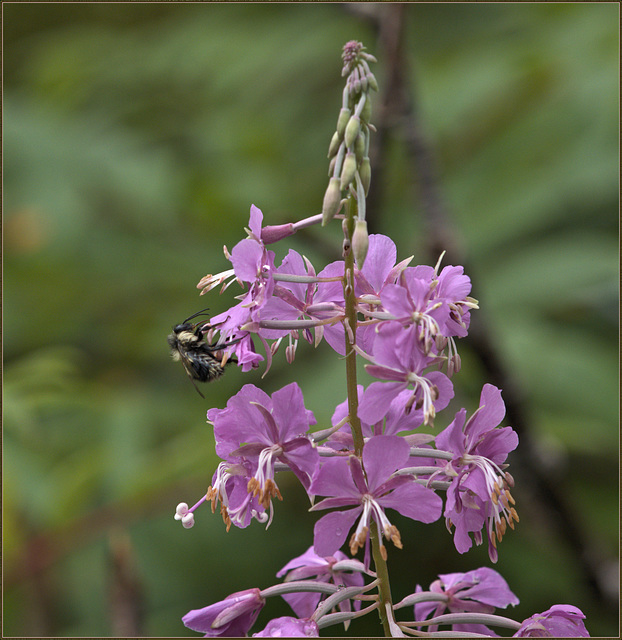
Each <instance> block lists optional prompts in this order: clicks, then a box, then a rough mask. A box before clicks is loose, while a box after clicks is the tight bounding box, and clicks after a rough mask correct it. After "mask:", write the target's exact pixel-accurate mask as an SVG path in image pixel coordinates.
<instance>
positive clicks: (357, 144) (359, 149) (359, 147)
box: [354, 131, 366, 164]
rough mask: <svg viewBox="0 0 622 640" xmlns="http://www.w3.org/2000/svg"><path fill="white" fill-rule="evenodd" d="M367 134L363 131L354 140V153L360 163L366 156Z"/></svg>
mask: <svg viewBox="0 0 622 640" xmlns="http://www.w3.org/2000/svg"><path fill="white" fill-rule="evenodd" d="M365 147H366V145H365V134H364V133H363V132H362V131H361V132H360V133H359V134H358V136H356V140H355V141H354V155H355V156H356V161H357V162H358V163H359V164H360V163H361V162H362V161H363V158H364V157H365V151H366V149H365Z"/></svg>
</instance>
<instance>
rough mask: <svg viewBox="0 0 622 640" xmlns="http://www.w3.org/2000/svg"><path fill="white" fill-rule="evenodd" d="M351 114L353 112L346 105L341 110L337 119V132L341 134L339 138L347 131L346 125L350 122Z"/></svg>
mask: <svg viewBox="0 0 622 640" xmlns="http://www.w3.org/2000/svg"><path fill="white" fill-rule="evenodd" d="M351 115H352V112H351V111H350V109H346V108H345V107H344V108H343V109H341V111H340V112H339V118H338V119H337V133H338V134H339V139H342V138H343V134H344V133H345V131H346V125H347V124H348V120H350V116H351Z"/></svg>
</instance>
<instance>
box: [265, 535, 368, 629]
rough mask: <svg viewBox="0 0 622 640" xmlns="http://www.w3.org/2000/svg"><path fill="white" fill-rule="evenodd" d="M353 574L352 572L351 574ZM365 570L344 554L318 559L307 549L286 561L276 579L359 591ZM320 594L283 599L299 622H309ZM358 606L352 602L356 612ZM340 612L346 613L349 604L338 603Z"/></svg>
mask: <svg viewBox="0 0 622 640" xmlns="http://www.w3.org/2000/svg"><path fill="white" fill-rule="evenodd" d="M353 570H354V571H353ZM363 572H365V567H364V565H363V563H362V562H359V561H358V560H354V559H350V558H348V556H346V555H345V553H342V552H341V551H335V553H334V554H333V555H332V556H328V557H325V558H322V557H320V556H318V555H317V553H315V551H314V550H313V547H309V548H308V549H307V550H306V551H305V553H303V554H302V555H301V556H298V557H297V558H294V559H293V560H290V561H289V562H288V563H287V564H286V565H285V566H284V567H283V568H282V569H281V570H280V571H279V572H278V573H277V574H276V575H277V577H279V578H281V577H283V576H284V575H286V574H287V577H286V579H285V581H286V582H291V581H292V580H308V579H310V578H312V579H314V580H315V581H319V582H327V583H332V584H335V585H337V586H340V587H361V586H363V584H364V583H365V579H364V578H363V575H362V573H363ZM321 597H322V594H320V593H315V592H312V591H306V592H300V593H286V594H284V595H283V599H284V600H286V601H287V603H288V604H289V606H290V607H291V608H292V609H293V610H294V613H295V614H296V615H297V616H298V617H299V618H309V617H311V615H312V614H313V612H314V611H315V610H316V608H317V605H318V604H319V602H320V598H321ZM360 608H361V603H360V601H359V600H355V601H354V609H355V610H357V611H358V610H359V609H360ZM339 609H340V610H341V611H350V610H351V604H350V600H349V599H347V600H343V601H341V602H340V603H339Z"/></svg>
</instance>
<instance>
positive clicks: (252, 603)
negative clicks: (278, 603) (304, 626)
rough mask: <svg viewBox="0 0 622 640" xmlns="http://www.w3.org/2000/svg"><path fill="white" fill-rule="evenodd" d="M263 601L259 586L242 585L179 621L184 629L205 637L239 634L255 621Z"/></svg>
mask: <svg viewBox="0 0 622 640" xmlns="http://www.w3.org/2000/svg"><path fill="white" fill-rule="evenodd" d="M265 603H266V601H265V600H264V599H263V598H262V597H261V592H260V591H259V589H245V590H244V591H237V592H236V593H232V594H231V595H229V596H227V597H226V598H225V599H224V600H221V601H220V602H216V603H214V604H211V605H209V606H207V607H203V608H202V609H193V610H192V611H189V612H188V613H187V614H186V615H185V616H184V617H183V618H182V622H183V623H184V625H185V626H186V627H188V629H192V630H193V631H199V632H200V633H203V634H205V637H206V638H215V637H219V636H220V637H228V638H231V637H233V638H235V637H238V638H239V637H242V636H245V635H246V634H247V633H248V631H249V630H250V628H251V627H252V626H253V624H255V621H256V620H257V616H258V615H259V612H260V611H261V610H262V609H263V607H264V605H265Z"/></svg>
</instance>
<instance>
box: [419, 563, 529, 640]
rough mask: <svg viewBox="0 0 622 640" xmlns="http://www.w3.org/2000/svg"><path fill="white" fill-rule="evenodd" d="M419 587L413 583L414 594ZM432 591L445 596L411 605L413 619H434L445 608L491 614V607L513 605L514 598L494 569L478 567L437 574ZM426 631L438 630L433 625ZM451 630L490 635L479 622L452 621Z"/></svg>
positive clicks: (515, 602)
mask: <svg viewBox="0 0 622 640" xmlns="http://www.w3.org/2000/svg"><path fill="white" fill-rule="evenodd" d="M421 591H422V589H421V587H420V586H419V585H417V593H419V592H421ZM430 591H431V592H432V593H438V594H444V595H446V596H447V599H446V600H445V602H418V603H417V604H415V619H416V620H425V619H427V618H428V617H430V614H431V617H432V618H435V617H436V616H439V615H441V614H443V613H444V612H445V611H449V612H451V613H459V612H470V613H494V611H495V608H497V607H501V608H503V609H505V608H506V607H507V606H508V605H512V606H515V605H517V604H518V603H519V601H518V598H517V597H516V596H515V595H514V594H513V593H512V592H511V591H510V588H509V586H508V584H507V582H506V581H505V580H504V579H503V577H502V576H501V575H500V574H499V573H497V572H496V571H495V570H494V569H490V568H488V567H481V568H480V569H475V570H474V571H467V572H466V573H447V574H442V575H439V579H438V580H435V581H434V582H433V583H432V584H431V585H430ZM427 630H428V631H429V632H434V631H437V630H438V626H437V625H433V626H430V627H428V629H427ZM452 630H453V631H458V632H460V631H463V632H470V633H481V634H483V635H492V636H495V635H496V634H495V633H493V631H492V630H491V629H489V628H488V627H486V626H485V625H483V624H463V623H461V624H454V625H453V626H452Z"/></svg>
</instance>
